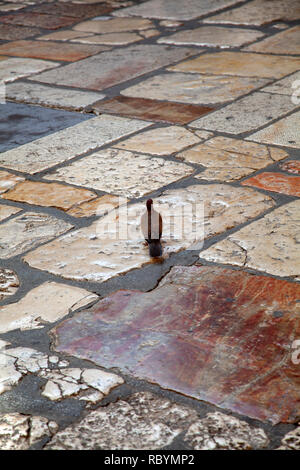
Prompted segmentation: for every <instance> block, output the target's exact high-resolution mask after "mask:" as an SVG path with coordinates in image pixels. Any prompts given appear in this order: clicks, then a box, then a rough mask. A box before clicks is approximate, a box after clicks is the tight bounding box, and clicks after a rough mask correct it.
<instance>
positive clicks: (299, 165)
mask: <svg viewBox="0 0 300 470" xmlns="http://www.w3.org/2000/svg"><path fill="white" fill-rule="evenodd" d="M279 166H280V168H281V169H282V170H283V171H286V172H287V173H293V174H295V175H300V161H299V160H289V161H288V162H285V163H281V165H279Z"/></svg>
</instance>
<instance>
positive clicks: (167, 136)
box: [116, 126, 200, 155]
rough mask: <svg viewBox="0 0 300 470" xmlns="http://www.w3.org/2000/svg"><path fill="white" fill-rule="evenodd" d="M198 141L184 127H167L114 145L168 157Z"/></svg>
mask: <svg viewBox="0 0 300 470" xmlns="http://www.w3.org/2000/svg"><path fill="white" fill-rule="evenodd" d="M199 141H200V139H199V137H197V136H196V135H194V134H193V133H192V132H191V131H188V130H187V129H185V128H184V127H180V126H168V127H160V128H158V129H151V130H150V131H146V132H142V133H141V134H137V135H135V136H133V137H130V138H129V139H126V140H124V141H122V142H120V143H119V144H116V147H120V148H122V149H126V150H132V151H135V152H144V153H150V154H152V155H169V154H170V153H174V152H178V151H179V150H182V149H183V148H185V147H188V146H190V145H193V144H197V143H199Z"/></svg>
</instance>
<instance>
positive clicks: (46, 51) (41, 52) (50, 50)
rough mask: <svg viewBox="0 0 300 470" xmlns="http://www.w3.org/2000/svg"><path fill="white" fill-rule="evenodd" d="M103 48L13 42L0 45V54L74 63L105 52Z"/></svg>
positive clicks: (48, 42)
mask: <svg viewBox="0 0 300 470" xmlns="http://www.w3.org/2000/svg"><path fill="white" fill-rule="evenodd" d="M106 50H107V48H106V47H103V46H93V45H84V44H70V43H63V44H61V43H57V42H54V41H46V42H44V41H26V40H24V41H14V42H9V43H7V44H2V45H0V54H3V55H13V56H19V57H32V58H35V59H50V60H64V61H66V62H75V61H76V60H80V59H84V58H85V57H88V56H91V55H95V54H97V53H98V52H102V51H106Z"/></svg>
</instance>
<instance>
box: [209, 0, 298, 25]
mask: <svg viewBox="0 0 300 470" xmlns="http://www.w3.org/2000/svg"><path fill="white" fill-rule="evenodd" d="M297 19H300V5H299V2H298V0H289V1H288V2H286V1H284V0H272V3H270V2H269V1H268V0H254V1H252V2H249V3H247V4H246V5H242V6H239V7H238V8H234V9H231V10H229V11H226V12H224V13H219V14H218V15H214V16H210V17H209V18H205V19H204V20H203V22H204V23H225V24H243V25H257V26H260V25H263V24H267V23H272V22H273V21H278V20H284V21H289V20H291V21H293V20H297Z"/></svg>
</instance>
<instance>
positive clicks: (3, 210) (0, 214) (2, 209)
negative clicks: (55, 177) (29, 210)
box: [0, 204, 22, 222]
mask: <svg viewBox="0 0 300 470" xmlns="http://www.w3.org/2000/svg"><path fill="white" fill-rule="evenodd" d="M21 210H22V209H20V208H19V207H14V206H8V205H6V204H0V221H1V222H2V220H4V219H7V218H8V217H10V216H11V215H13V214H17V212H20V211H21Z"/></svg>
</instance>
